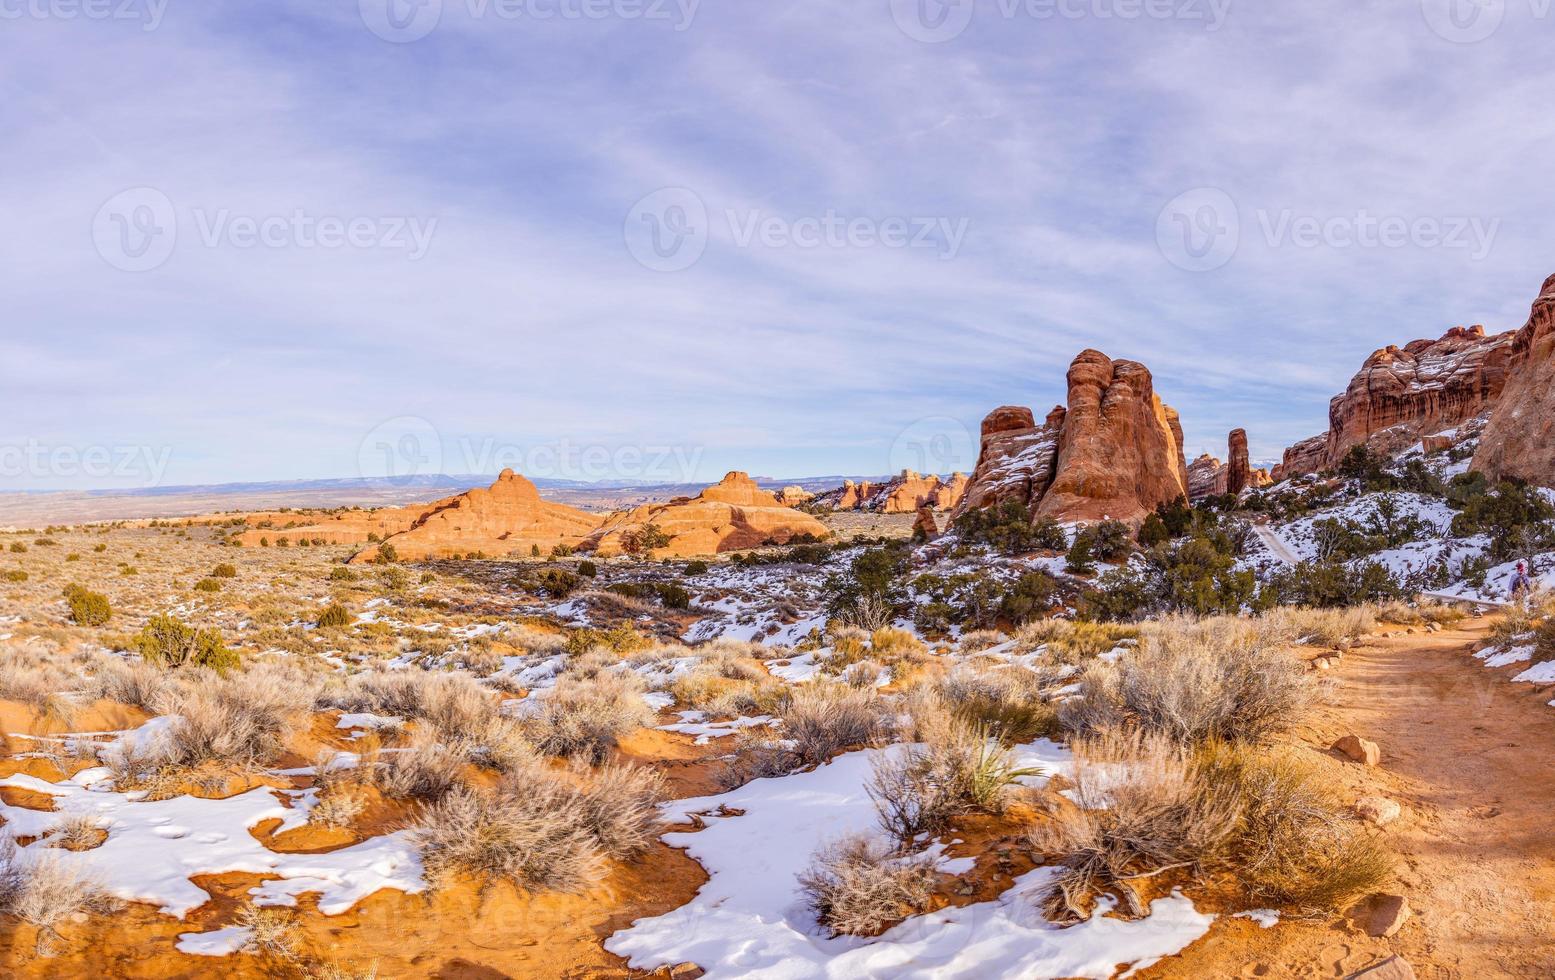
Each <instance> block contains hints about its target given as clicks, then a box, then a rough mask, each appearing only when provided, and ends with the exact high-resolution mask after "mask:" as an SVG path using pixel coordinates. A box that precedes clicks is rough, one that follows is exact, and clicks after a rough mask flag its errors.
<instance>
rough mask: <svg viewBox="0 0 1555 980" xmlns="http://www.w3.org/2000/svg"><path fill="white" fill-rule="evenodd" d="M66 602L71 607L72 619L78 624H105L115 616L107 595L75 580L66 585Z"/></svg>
mask: <svg viewBox="0 0 1555 980" xmlns="http://www.w3.org/2000/svg"><path fill="white" fill-rule="evenodd" d="M65 603H66V605H68V606H69V607H70V621H71V622H73V623H75V624H76V625H77V626H103V625H105V624H106V623H107V622H108V620H110V619H112V618H113V607H112V606H111V605H109V603H108V597H107V596H105V595H103V594H102V593H101V592H93V591H91V590H90V589H86V588H83V587H81V586H79V585H77V584H75V583H74V582H72V583H71V584H69V585H67V586H65Z"/></svg>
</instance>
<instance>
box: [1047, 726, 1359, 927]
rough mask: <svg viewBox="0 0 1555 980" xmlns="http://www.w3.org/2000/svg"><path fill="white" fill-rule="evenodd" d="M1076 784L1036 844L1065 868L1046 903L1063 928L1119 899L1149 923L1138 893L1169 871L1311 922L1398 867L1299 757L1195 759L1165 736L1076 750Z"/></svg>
mask: <svg viewBox="0 0 1555 980" xmlns="http://www.w3.org/2000/svg"><path fill="white" fill-rule="evenodd" d="M1075 751H1076V760H1077V764H1076V768H1075V774H1074V780H1073V785H1072V786H1071V787H1069V788H1068V789H1066V790H1065V791H1064V795H1063V796H1060V795H1058V794H1057V793H1053V792H1050V793H1048V794H1047V795H1046V796H1045V797H1044V799H1043V802H1044V805H1045V807H1046V809H1047V814H1046V819H1043V820H1041V821H1039V822H1038V823H1036V824H1034V825H1033V826H1032V829H1031V830H1030V831H1029V832H1028V835H1027V841H1028V844H1029V845H1030V846H1031V848H1032V849H1033V850H1034V851H1035V852H1037V854H1038V856H1039V858H1040V859H1041V860H1044V861H1057V862H1058V863H1059V864H1060V865H1062V867H1063V868H1064V870H1063V872H1062V873H1061V874H1060V875H1059V877H1058V878H1057V879H1056V880H1055V882H1054V884H1053V887H1052V890H1051V891H1050V892H1049V893H1048V895H1047V896H1046V898H1045V907H1046V910H1047V912H1048V914H1049V915H1051V916H1052V917H1054V918H1055V919H1059V920H1074V919H1084V918H1088V917H1089V916H1090V915H1091V912H1092V909H1093V908H1094V904H1095V901H1096V898H1097V897H1098V896H1099V895H1101V894H1110V895H1112V896H1114V897H1115V898H1117V899H1118V900H1119V901H1120V902H1121V906H1122V911H1123V912H1124V913H1125V914H1127V915H1129V916H1141V915H1143V914H1145V911H1146V910H1145V907H1144V903H1143V900H1142V899H1141V896H1140V894H1139V891H1138V885H1137V883H1138V882H1140V881H1142V880H1144V879H1147V878H1152V877H1155V876H1158V875H1161V874H1165V873H1168V872H1173V871H1177V872H1180V873H1182V874H1184V875H1189V876H1195V877H1197V878H1199V879H1201V880H1202V879H1207V878H1210V877H1214V876H1223V877H1224V878H1225V879H1226V880H1227V883H1228V884H1230V885H1232V886H1234V887H1238V888H1240V889H1241V890H1242V891H1243V892H1244V894H1245V895H1246V896H1247V897H1248V898H1250V899H1251V900H1253V901H1256V902H1262V903H1269V902H1272V903H1276V904H1279V905H1282V906H1285V907H1290V908H1295V909H1297V910H1299V911H1303V912H1309V911H1317V910H1323V909H1329V910H1331V909H1334V908H1338V907H1340V906H1341V905H1342V904H1343V903H1344V902H1345V901H1346V900H1348V899H1349V898H1351V897H1354V896H1355V895H1357V894H1359V893H1360V892H1362V891H1365V890H1368V889H1370V888H1374V887H1377V886H1378V885H1380V884H1381V883H1382V881H1383V880H1385V878H1386V875H1387V872H1388V862H1387V859H1386V857H1385V855H1384V854H1383V853H1382V851H1381V850H1380V848H1378V847H1377V846H1376V845H1375V844H1374V843H1373V842H1371V841H1370V839H1369V838H1365V837H1363V836H1360V835H1357V834H1356V832H1355V831H1354V830H1353V827H1354V824H1353V821H1349V820H1348V819H1347V818H1346V813H1345V811H1346V809H1347V808H1346V807H1345V806H1344V805H1343V803H1342V802H1341V800H1340V798H1339V797H1338V796H1337V795H1336V794H1334V793H1333V792H1332V791H1330V790H1328V789H1326V788H1325V787H1324V786H1323V785H1322V784H1321V782H1320V781H1319V780H1318V779H1317V777H1316V775H1315V773H1314V771H1313V770H1311V769H1310V768H1309V767H1306V766H1302V765H1299V764H1297V763H1295V762H1294V761H1293V759H1292V758H1290V757H1289V756H1276V755H1269V754H1267V753H1263V752H1261V751H1259V750H1254V749H1251V748H1248V747H1245V746H1232V745H1228V744H1223V743H1222V744H1215V745H1211V746H1208V747H1204V748H1201V749H1198V750H1193V749H1189V748H1186V747H1183V746H1182V745H1180V744H1178V743H1176V742H1174V741H1172V740H1171V739H1170V738H1167V737H1165V736H1163V735H1160V734H1153V735H1151V734H1141V733H1138V732H1135V733H1132V734H1122V733H1117V732H1109V733H1104V734H1101V735H1098V736H1096V737H1093V738H1091V739H1088V740H1086V741H1083V742H1080V743H1077V745H1076V747H1075Z"/></svg>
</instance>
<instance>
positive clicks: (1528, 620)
mask: <svg viewBox="0 0 1555 980" xmlns="http://www.w3.org/2000/svg"><path fill="white" fill-rule="evenodd" d="M1538 625H1539V616H1538V613H1537V612H1536V611H1535V610H1534V609H1533V608H1532V607H1531V606H1527V605H1523V604H1521V603H1513V604H1511V605H1509V606H1507V607H1506V611H1505V612H1504V613H1503V614H1502V616H1501V618H1500V619H1498V620H1496V622H1495V624H1494V625H1493V626H1491V627H1490V640H1491V642H1492V643H1494V644H1495V645H1496V646H1498V647H1502V648H1503V649H1504V648H1506V647H1513V646H1517V645H1518V644H1519V643H1526V642H1527V641H1528V636H1529V634H1530V633H1532V632H1533V631H1534V630H1535V629H1536V628H1537V627H1538Z"/></svg>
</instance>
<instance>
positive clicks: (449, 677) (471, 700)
mask: <svg viewBox="0 0 1555 980" xmlns="http://www.w3.org/2000/svg"><path fill="white" fill-rule="evenodd" d="M321 701H322V704H323V706H325V707H332V708H339V709H341V710H343V711H365V712H371V713H373V714H383V715H397V716H399V717H401V718H414V719H418V720H421V721H424V722H426V723H427V724H428V725H430V726H431V727H433V728H435V729H437V730H438V731H439V732H440V733H442V734H444V735H446V736H447V737H449V738H459V737H464V736H468V735H472V734H476V733H479V732H481V731H483V730H484V729H485V727H486V725H487V724H489V722H490V720H491V719H492V718H493V717H494V716H495V715H496V712H497V706H496V702H495V701H494V700H493V699H492V697H491V694H490V692H488V691H487V690H486V689H485V688H484V687H482V686H481V684H480V682H478V681H476V680H475V678H473V677H471V676H470V675H469V674H464V673H457V672H447V673H444V672H435V671H425V670H373V671H365V672H363V673H360V674H354V675H352V676H351V677H349V678H348V679H347V680H346V682H345V685H344V687H343V688H339V689H334V690H330V691H328V692H326V693H325V695H324V696H323V698H322V699H321Z"/></svg>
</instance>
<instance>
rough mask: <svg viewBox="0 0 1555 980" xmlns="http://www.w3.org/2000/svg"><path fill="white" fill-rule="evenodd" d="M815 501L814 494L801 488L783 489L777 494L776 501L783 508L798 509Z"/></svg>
mask: <svg viewBox="0 0 1555 980" xmlns="http://www.w3.org/2000/svg"><path fill="white" fill-rule="evenodd" d="M814 499H815V494H813V493H811V492H810V491H808V490H806V489H805V488H804V487H801V486H789V487H784V488H783V489H782V490H780V491H778V493H777V501H778V503H780V504H782V505H783V506H784V507H798V506H799V505H800V504H807V503H809V502H810V501H812V500H814Z"/></svg>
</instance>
